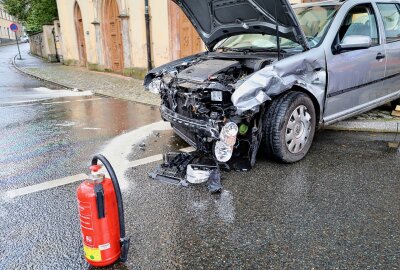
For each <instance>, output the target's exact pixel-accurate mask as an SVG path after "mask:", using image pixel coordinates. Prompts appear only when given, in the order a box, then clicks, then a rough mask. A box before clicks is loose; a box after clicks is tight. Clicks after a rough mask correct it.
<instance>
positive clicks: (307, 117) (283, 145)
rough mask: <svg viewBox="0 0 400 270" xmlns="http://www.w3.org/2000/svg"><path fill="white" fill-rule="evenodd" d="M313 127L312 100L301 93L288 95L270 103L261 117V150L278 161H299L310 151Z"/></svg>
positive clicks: (313, 111) (314, 126)
mask: <svg viewBox="0 0 400 270" xmlns="http://www.w3.org/2000/svg"><path fill="white" fill-rule="evenodd" d="M315 128H316V113H315V108H314V104H313V102H312V100H311V99H310V98H309V97H308V96H307V95H306V94H304V93H301V92H289V93H287V94H285V95H283V96H281V97H279V98H277V99H276V100H273V101H272V102H271V103H270V106H269V108H268V109H267V110H266V112H265V115H264V134H263V135H264V136H263V137H264V140H263V141H264V150H265V152H266V153H265V154H266V156H267V157H272V158H274V159H275V160H277V161H279V162H284V163H294V162H297V161H300V160H302V159H303V158H304V157H305V156H306V155H307V153H308V151H309V150H310V147H311V144H312V141H313V139H314V134H315Z"/></svg>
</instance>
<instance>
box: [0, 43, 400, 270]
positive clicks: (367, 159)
mask: <svg viewBox="0 0 400 270" xmlns="http://www.w3.org/2000/svg"><path fill="white" fill-rule="evenodd" d="M1 50H2V48H0V59H1V61H3V58H1V57H2V56H1V55H2V54H1ZM3 68H4V64H3V63H1V67H0V69H3ZM1 72H3V70H1ZM10 72H12V71H10ZM1 74H2V73H1ZM9 74H11V73H9ZM23 80H24V81H25V80H26V81H25V83H26V84H27V85H29V84H30V83H32V84H34V81H32V80H30V79H28V78H26V77H18V81H23ZM9 83H10V84H13V82H12V81H10V82H9ZM14 83H17V82H14ZM2 85H3V83H2ZM37 86H40V85H35V86H34V87H37ZM5 88H7V85H6V86H2V87H0V95H1V93H2V91H7V89H6V90H4V89H5ZM26 91H27V92H30V91H29V89H28V90H26ZM11 96H12V95H11ZM82 99H85V101H76V100H82ZM58 101H71V102H69V103H54V102H58ZM43 103H52V104H47V105H46V104H43ZM0 106H3V107H5V106H7V107H8V108H3V107H2V108H0V111H1V110H5V111H4V112H7V113H4V112H3V114H2V116H3V117H2V118H1V119H0V130H1V134H2V136H1V138H0V149H1V155H0V167H1V170H0V179H1V181H0V194H1V193H2V192H4V191H6V190H10V189H14V188H18V187H23V186H27V185H31V184H34V183H39V182H44V181H48V180H52V179H56V178H59V177H65V176H68V175H74V174H77V173H81V172H85V169H86V165H87V164H88V162H89V160H90V157H91V156H92V155H93V154H94V153H96V152H97V151H99V150H101V149H102V147H103V146H104V145H106V144H107V143H108V141H109V139H111V138H113V137H115V136H117V135H119V134H121V133H124V132H127V131H128V130H131V129H135V128H136V127H138V126H141V125H144V124H147V123H150V122H154V121H157V120H158V113H157V111H156V110H154V109H151V108H148V107H145V106H143V105H136V104H133V103H127V102H123V101H118V100H113V99H106V98H101V99H98V97H64V98H57V99H54V100H51V101H50V102H49V101H46V102H43V101H39V102H33V103H32V105H30V106H26V107H10V105H9V104H7V105H0ZM13 106H15V105H13ZM144 115H152V116H151V117H148V118H147V117H144ZM153 117H154V118H153ZM4 134H5V135H4ZM129 134H131V136H132V137H135V135H138V134H135V133H134V132H133V133H129ZM157 135H158V136H157ZM117 139H118V138H117ZM393 139H394V136H393V135H382V134H366V133H339V132H327V131H326V132H324V131H323V132H319V133H318V134H317V135H316V141H315V143H314V145H313V147H312V149H311V152H310V154H309V155H308V157H307V158H306V159H305V160H304V161H302V162H299V163H297V164H293V165H282V164H277V163H274V162H270V161H266V160H263V159H259V160H258V162H257V166H256V168H254V169H253V170H252V171H250V172H247V173H237V172H230V173H224V174H223V185H224V188H225V189H224V191H223V192H222V193H221V194H219V195H210V194H209V193H208V191H207V189H206V188H205V187H204V186H202V185H199V186H191V187H189V188H177V187H175V186H170V185H166V184H162V183H159V182H156V181H153V180H149V178H148V177H147V174H148V172H150V171H151V170H152V169H153V168H154V166H155V165H156V164H157V162H155V163H151V164H147V165H143V166H140V167H137V168H132V169H128V170H127V172H126V174H125V179H122V180H123V181H126V182H128V183H129V185H128V187H127V188H126V189H124V190H123V196H124V203H125V216H126V217H125V218H126V227H127V234H128V235H129V236H130V237H131V250H130V253H129V261H128V263H126V264H125V265H116V266H114V267H112V268H109V269H311V268H316V269H332V268H335V269H398V268H399V265H400V233H399V231H400V196H399V195H400V182H399V180H398V179H399V174H400V154H399V153H398V152H396V151H394V150H390V149H389V148H388V146H387V143H388V142H389V141H392V140H393ZM145 143H146V147H145V150H141V149H139V145H138V143H136V145H133V146H132V147H131V148H130V147H129V148H128V150H130V149H131V151H130V155H129V160H136V159H140V158H143V157H148V156H152V155H155V154H159V153H163V152H166V151H171V150H177V149H179V148H181V147H184V146H185V145H184V143H182V141H181V140H180V139H178V138H177V137H176V136H174V135H173V133H172V131H163V132H160V133H158V132H154V134H153V135H151V136H150V137H149V138H147V139H146V140H145ZM115 151H116V152H119V151H121V149H115ZM115 165H117V164H115ZM120 180H121V179H120ZM78 184H79V183H74V184H70V185H65V186H62V187H58V188H55V189H51V190H45V191H41V192H38V193H32V194H29V195H25V196H22V197H17V198H14V199H12V200H0V242H1V245H0V269H86V268H87V267H88V265H87V264H86V263H85V261H84V259H83V256H82V245H81V239H80V230H79V223H78V217H77V207H76V201H75V190H76V187H77V186H78Z"/></svg>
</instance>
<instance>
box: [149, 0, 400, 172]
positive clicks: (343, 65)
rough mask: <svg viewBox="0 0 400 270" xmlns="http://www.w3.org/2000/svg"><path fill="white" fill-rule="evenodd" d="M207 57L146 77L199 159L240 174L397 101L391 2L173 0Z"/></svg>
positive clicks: (398, 31)
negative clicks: (319, 132)
mask: <svg viewBox="0 0 400 270" xmlns="http://www.w3.org/2000/svg"><path fill="white" fill-rule="evenodd" d="M173 1H174V2H175V3H176V4H178V5H179V6H180V7H181V9H182V10H183V12H184V13H185V14H186V15H187V17H188V18H189V19H190V21H191V22H192V24H193V26H194V27H195V29H196V30H197V32H198V33H199V35H200V37H201V38H202V40H203V42H204V44H205V45H206V47H207V51H206V52H204V53H199V54H196V55H193V56H189V57H186V58H183V59H180V60H177V61H174V62H171V63H168V64H166V65H163V66H161V67H158V68H156V69H154V70H152V71H150V72H149V74H148V75H147V76H146V78H145V86H146V87H147V89H149V90H151V91H157V92H158V93H159V94H160V96H161V107H160V111H161V116H162V118H163V119H164V120H165V121H169V122H170V123H171V125H172V127H173V129H174V130H175V132H176V133H177V134H178V135H179V136H180V137H182V138H183V139H184V140H185V141H187V142H188V143H189V144H190V145H192V146H193V147H195V148H196V149H197V150H198V151H200V152H202V153H206V154H209V155H210V156H212V157H213V158H214V159H215V160H217V161H218V162H219V163H223V164H227V165H229V167H230V168H233V169H237V170H247V169H250V168H252V167H253V166H254V164H255V161H256V155H257V153H258V152H259V151H263V152H264V153H265V154H266V155H267V156H268V157H271V158H274V159H275V160H277V161H280V162H284V163H293V162H297V161H300V160H301V159H303V158H304V157H305V156H306V154H307V153H308V151H309V149H310V147H311V144H312V141H313V137H314V134H315V130H316V129H317V128H318V127H323V126H325V125H329V124H332V123H335V122H337V121H340V120H343V119H345V118H348V117H352V116H355V115H357V114H360V113H363V112H365V111H368V110H371V109H373V108H376V107H378V106H380V105H383V104H385V103H387V102H390V101H394V100H397V99H398V98H399V96H400V91H399V88H400V83H399V82H400V80H399V75H400V64H399V59H400V19H399V18H400V16H399V14H400V13H399V10H400V5H399V3H398V2H396V1H387V0H380V1H377V2H375V1H365V0H364V1H361V0H349V1H326V2H319V3H309V4H299V5H294V6H291V5H290V3H289V2H288V1H287V0H275V1H270V0H173Z"/></svg>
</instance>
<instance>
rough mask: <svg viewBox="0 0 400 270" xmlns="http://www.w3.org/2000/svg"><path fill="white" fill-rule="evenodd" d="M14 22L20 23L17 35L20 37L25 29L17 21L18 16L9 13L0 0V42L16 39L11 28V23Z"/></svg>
mask: <svg viewBox="0 0 400 270" xmlns="http://www.w3.org/2000/svg"><path fill="white" fill-rule="evenodd" d="M12 23H15V24H17V25H18V29H19V31H18V32H17V35H18V37H20V36H21V33H22V31H23V30H22V26H21V24H19V23H18V22H17V20H16V18H14V17H13V16H11V15H10V14H8V13H7V11H6V10H5V9H4V6H3V3H2V1H0V44H2V43H3V44H4V43H10V42H14V41H15V34H14V32H12V31H11V29H10V25H11V24H12Z"/></svg>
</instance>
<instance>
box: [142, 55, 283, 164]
mask: <svg viewBox="0 0 400 270" xmlns="http://www.w3.org/2000/svg"><path fill="white" fill-rule="evenodd" d="M274 61H276V57H268V56H265V55H263V56H258V55H245V54H234V53H224V54H221V53H209V54H208V55H205V56H203V57H197V58H193V59H192V60H189V61H187V62H181V63H180V64H179V65H174V66H172V67H170V68H168V69H164V70H163V71H162V72H161V73H160V74H157V75H156V76H155V78H154V79H153V81H152V83H151V85H150V87H151V88H156V89H157V92H159V94H160V95H161V100H162V102H161V103H162V107H161V115H162V117H163V119H164V120H166V121H169V122H171V125H172V127H173V128H174V130H175V132H176V133H177V134H178V135H179V136H180V137H182V138H183V139H184V140H185V141H187V142H188V143H189V144H190V145H192V146H193V147H195V148H196V149H197V150H198V151H201V152H203V153H206V154H209V155H212V156H214V158H215V159H216V160H217V161H218V162H220V163H225V164H229V166H230V167H231V169H234V170H248V169H250V168H252V167H253V166H254V163H255V155H256V154H257V150H258V147H259V144H260V140H261V129H262V127H261V124H262V123H261V117H259V116H260V115H262V112H260V111H259V110H257V111H254V110H250V111H248V112H245V113H242V114H240V115H239V114H237V113H236V108H235V106H233V103H232V101H231V97H232V94H233V93H234V91H235V89H237V87H238V86H240V84H241V82H243V81H245V80H246V79H247V78H248V77H249V76H250V75H251V74H253V73H254V72H257V71H258V70H260V69H262V68H264V67H266V66H268V65H270V64H272V63H273V62H274ZM191 122H193V123H196V124H197V126H195V125H194V124H192V123H191ZM228 124H229V125H232V124H233V125H234V127H233V129H235V133H236V134H235V139H234V142H233V143H232V145H230V146H229V147H227V146H226V145H225V144H223V143H221V141H222V140H223V138H222V137H221V136H222V135H221V133H222V132H223V128H224V127H225V126H227V125H228ZM199 125H200V126H205V128H203V129H199V128H198V126H199ZM205 129H208V131H210V130H211V132H206V131H205ZM219 153H220V154H219ZM221 153H222V154H221ZM224 153H225V155H224ZM226 157H229V158H226Z"/></svg>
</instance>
